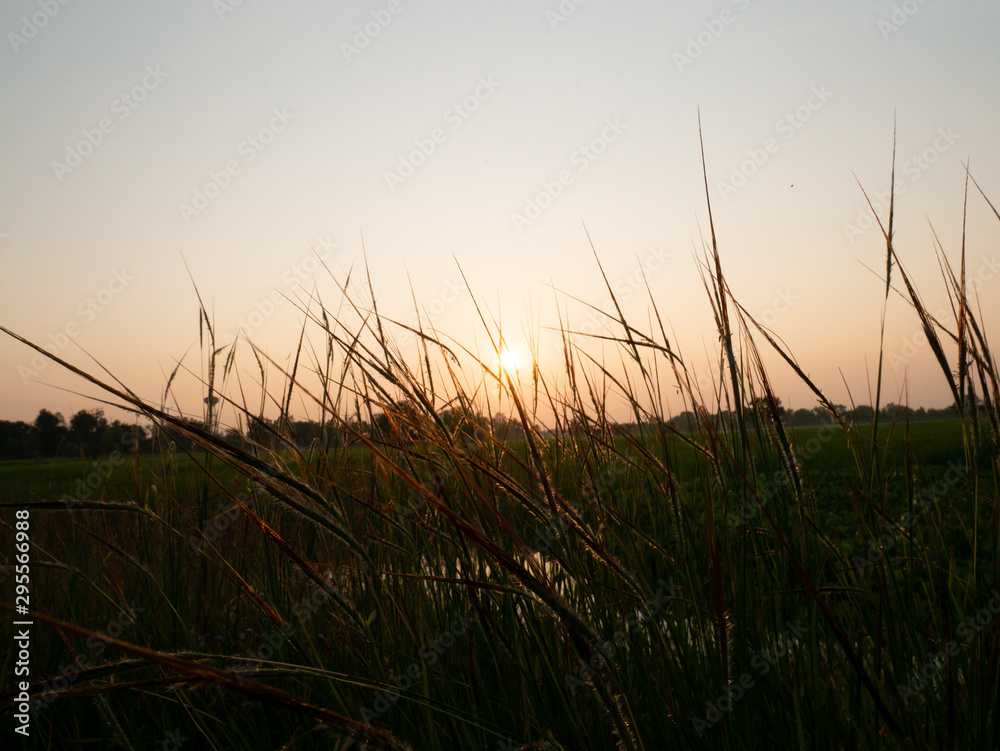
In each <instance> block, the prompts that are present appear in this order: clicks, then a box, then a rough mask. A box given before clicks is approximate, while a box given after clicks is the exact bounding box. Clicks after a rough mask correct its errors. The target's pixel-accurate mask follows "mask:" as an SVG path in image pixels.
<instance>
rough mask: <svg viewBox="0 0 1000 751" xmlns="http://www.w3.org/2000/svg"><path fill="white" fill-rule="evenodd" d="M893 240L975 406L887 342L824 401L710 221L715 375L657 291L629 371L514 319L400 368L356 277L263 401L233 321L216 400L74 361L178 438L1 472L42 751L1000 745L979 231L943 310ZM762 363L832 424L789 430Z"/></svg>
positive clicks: (988, 360) (988, 376) (898, 267)
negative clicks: (132, 381) (243, 389)
mask: <svg viewBox="0 0 1000 751" xmlns="http://www.w3.org/2000/svg"><path fill="white" fill-rule="evenodd" d="M973 197H975V198H976V199H977V200H978V199H979V198H985V197H984V196H976V195H975V193H973ZM987 203H988V201H987ZM988 205H989V206H990V208H991V209H992V210H993V212H994V213H996V211H995V209H993V208H992V204H988ZM708 216H709V227H710V228H711V208H709V214H708ZM997 218H998V220H1000V215H997ZM883 234H884V236H885V239H886V256H885V261H886V265H885V280H884V281H885V298H886V300H888V299H889V297H890V296H891V295H894V294H896V290H897V288H898V290H899V292H900V294H902V295H904V296H905V297H906V299H908V300H909V302H910V303H911V306H912V311H913V314H914V316H915V319H916V321H917V322H918V323H919V325H920V326H921V328H922V330H923V332H924V335H925V336H926V339H927V341H928V345H927V346H929V347H930V348H931V349H932V350H933V352H934V354H935V356H936V357H937V360H938V362H939V363H940V370H941V377H942V379H943V382H944V383H946V384H947V386H948V388H949V390H950V392H951V394H952V397H953V401H954V405H955V408H954V412H953V415H952V417H953V419H951V420H949V421H937V422H917V421H914V420H912V419H910V418H911V413H910V411H909V410H907V409H897V408H895V407H894V408H893V409H891V410H888V411H886V410H885V409H884V408H885V406H886V405H885V404H883V396H882V359H881V358H882V356H881V353H880V354H879V367H878V372H877V375H876V380H875V382H874V383H873V384H872V394H873V399H872V401H873V403H872V404H871V405H870V406H871V409H870V410H869V411H868V412H867V413H859V412H858V410H857V409H856V407H855V406H854V405H851V406H850V408H847V407H842V406H840V405H838V404H836V403H835V402H834V401H833V400H831V399H830V398H828V397H827V395H826V392H825V391H824V389H823V388H822V387H821V386H820V385H818V384H814V383H813V382H812V380H810V379H809V377H808V376H807V375H806V373H805V371H804V369H803V366H802V365H800V364H799V363H798V362H797V361H796V359H795V357H794V356H793V354H792V353H791V352H788V351H787V350H786V349H785V348H784V346H783V345H782V343H781V342H780V340H778V339H777V337H776V336H775V335H773V334H772V333H771V332H770V331H768V329H766V328H765V327H763V326H761V325H759V324H758V323H756V322H755V321H754V320H753V318H752V317H751V316H750V315H749V314H748V313H747V311H746V310H744V309H743V308H742V307H741V306H740V304H739V302H738V301H737V300H735V299H734V298H733V296H732V295H731V294H730V291H729V288H728V286H727V283H726V277H725V275H724V273H723V268H724V264H723V253H722V252H721V251H720V248H719V243H718V242H717V239H716V237H715V233H714V229H711V232H710V234H709V239H708V240H707V242H706V245H705V248H704V254H703V257H702V259H701V260H702V266H701V268H702V282H703V284H704V287H705V291H706V294H707V295H708V298H709V300H710V301H711V304H712V310H713V313H714V316H713V320H712V321H711V323H712V325H714V327H715V331H716V332H717V334H718V342H719V347H718V351H717V355H718V362H717V363H716V366H717V372H719V373H721V376H720V377H719V378H718V380H717V382H715V383H714V384H713V385H712V387H711V389H710V390H703V389H700V388H699V387H698V386H697V385H696V381H695V380H694V379H693V378H692V375H691V370H690V367H689V364H688V363H687V361H686V359H685V356H684V354H683V353H681V352H679V351H677V350H676V349H675V347H674V346H673V344H672V342H671V339H670V337H669V336H668V335H667V332H668V331H669V330H670V329H669V326H668V324H667V320H666V316H667V314H668V311H666V310H661V308H660V304H659V302H658V301H657V300H655V299H653V298H652V297H651V299H650V318H649V320H650V321H651V322H652V324H651V326H652V328H650V327H648V326H647V327H643V326H641V325H639V324H637V323H636V322H634V321H630V320H626V319H625V317H624V315H621V314H619V315H618V316H617V317H616V316H612V317H611V318H609V319H608V321H607V323H608V327H609V330H610V331H611V332H613V333H611V334H610V335H609V336H608V338H607V339H606V340H605V343H606V344H610V345H613V346H615V347H617V348H618V351H619V353H620V360H621V362H622V363H625V364H627V367H623V368H619V367H617V366H615V367H613V366H611V365H609V364H606V362H602V361H598V360H596V359H594V358H592V357H590V356H588V355H587V353H586V350H585V349H584V348H582V347H578V346H577V344H576V340H575V339H574V336H573V334H572V332H571V329H570V328H569V326H568V324H562V325H561V326H560V327H559V333H560V334H561V337H562V342H563V345H564V347H563V351H564V353H565V358H564V363H563V365H564V367H563V372H562V373H560V374H558V378H556V376H554V375H552V374H546V373H543V372H541V371H540V370H539V369H538V368H532V367H530V366H529V367H527V368H526V369H525V372H524V373H522V374H521V377H520V378H519V377H518V376H517V375H516V374H514V373H512V372H510V371H509V370H507V369H504V368H502V367H499V366H497V365H495V364H491V362H492V361H493V359H494V358H493V357H492V355H498V354H499V353H500V352H501V351H502V350H503V347H504V344H505V340H504V332H503V331H502V330H501V329H499V328H498V326H496V325H495V323H494V322H493V321H492V319H491V318H490V317H489V315H488V314H487V313H486V312H485V311H483V312H482V317H481V323H482V330H483V332H484V335H488V336H489V338H490V341H491V342H492V349H493V352H492V353H491V357H482V358H479V359H476V360H475V361H474V364H473V365H472V366H471V367H470V366H468V365H467V363H468V362H469V361H470V357H471V356H472V354H473V353H471V352H469V351H468V350H465V349H464V348H462V347H461V345H459V344H455V343H454V342H452V341H451V340H450V339H447V338H446V337H445V336H443V335H442V334H440V333H438V332H435V331H432V330H425V329H422V328H420V327H417V328H415V329H413V330H412V331H411V333H412V334H413V335H414V336H416V337H417V340H418V342H419V345H420V350H419V357H417V358H416V359H415V360H414V361H412V362H410V361H407V360H406V359H405V358H404V357H403V355H402V354H401V353H400V351H399V349H398V347H397V346H396V344H395V343H394V339H393V331H398V330H399V327H398V325H396V324H394V323H393V322H392V321H389V320H388V319H386V318H385V317H384V316H380V314H379V312H378V308H377V303H376V299H375V295H374V293H372V292H371V288H370V283H368V284H369V286H368V288H367V291H368V293H369V294H367V295H363V296H360V297H359V295H358V293H357V291H356V287H352V286H351V284H350V280H348V279H343V280H338V281H339V282H340V284H341V288H342V290H343V291H344V295H345V302H344V304H343V305H342V306H341V307H340V309H339V312H335V311H333V310H331V309H326V308H318V307H315V306H312V307H306V308H304V309H303V318H304V323H305V325H306V326H307V327H309V328H311V330H312V333H311V335H310V337H309V338H308V339H307V337H306V333H305V330H306V329H305V328H304V329H303V334H302V337H301V338H300V340H299V342H298V346H297V347H293V348H292V349H293V351H294V352H295V355H294V365H293V366H292V367H291V368H289V369H287V371H286V372H285V378H286V386H285V387H284V388H283V389H282V390H281V391H280V392H273V393H271V394H270V396H269V404H268V405H265V404H260V405H250V404H247V403H245V402H244V401H243V400H242V398H241V397H240V396H239V390H238V389H235V390H234V389H231V388H228V386H229V385H231V380H230V378H231V376H232V373H233V367H234V366H233V362H234V355H233V353H232V351H231V349H229V348H224V347H217V346H216V343H215V341H214V329H213V327H212V325H211V321H210V319H209V316H208V315H207V313H206V312H205V310H204V308H203V309H202V318H201V326H202V332H201V333H202V337H203V339H202V342H203V343H202V347H203V356H204V364H205V373H207V377H206V379H205V382H204V389H205V414H204V415H203V416H202V417H201V419H199V420H192V419H188V418H182V417H179V416H178V415H176V414H174V413H172V412H170V411H168V410H166V409H165V408H164V407H163V406H162V405H157V404H151V403H148V402H146V401H143V400H141V399H139V398H138V397H136V396H135V395H134V394H132V393H131V392H129V391H128V390H127V389H126V388H125V387H123V386H121V385H119V384H117V383H115V382H113V381H111V380H110V379H108V378H107V377H105V376H101V375H95V374H90V373H86V372H84V371H82V370H79V369H77V368H75V367H74V366H72V365H70V364H68V363H65V362H63V361H62V360H59V358H57V357H55V356H51V357H52V359H54V360H57V361H58V362H60V363H62V364H63V365H64V366H65V367H68V368H70V369H71V370H73V371H74V372H76V373H77V374H78V375H79V377H80V378H81V379H82V380H83V381H86V382H89V383H90V384H91V385H94V386H97V387H99V388H101V389H103V391H104V392H105V394H106V398H107V399H108V400H109V402H111V403H114V404H116V405H118V406H121V407H124V408H127V409H130V410H132V411H134V412H135V414H136V415H137V417H138V418H140V419H142V420H143V421H146V423H147V424H150V425H152V429H151V431H150V435H151V436H152V437H154V438H155V439H156V440H157V441H161V442H162V443H160V444H159V446H160V450H158V451H156V452H144V451H142V450H139V449H141V448H142V446H141V444H140V443H137V442H135V441H133V442H132V443H131V445H130V444H129V442H128V439H127V436H128V435H129V434H128V433H123V434H122V435H125V436H126V438H125V439H122V440H120V443H121V446H119V447H118V448H117V449H115V453H111V454H107V455H105V457H104V458H103V459H99V460H96V461H95V460H94V459H93V457H91V456H87V455H86V454H85V455H84V456H83V457H78V456H73V457H72V458H64V459H48V460H38V459H36V460H33V461H32V463H26V462H27V460H24V461H21V462H8V463H4V464H3V465H0V480H2V483H3V487H4V490H3V495H4V497H3V499H2V501H3V505H4V506H6V507H7V508H6V509H5V513H4V515H3V523H4V525H5V527H7V528H8V530H9V532H8V535H9V536H10V537H11V538H13V525H12V522H11V519H12V518H13V510H12V509H13V507H17V508H27V509H29V510H30V511H31V540H32V552H31V555H32V583H31V591H32V605H33V608H32V609H33V611H34V615H33V618H34V620H35V623H36V625H35V627H34V629H35V630H34V642H33V644H34V650H35V652H34V658H33V659H34V663H33V666H34V667H33V670H34V672H33V681H32V686H31V694H32V698H33V702H34V706H33V710H32V714H33V720H32V728H33V733H34V735H33V736H32V739H31V743H32V744H33V747H34V748H41V749H64V748H70V747H72V748H95V749H105V748H111V747H121V748H129V749H152V748H192V749H193V748H214V749H229V748H246V749H274V748H281V749H300V748H301V749H306V748H333V749H349V748H380V749H405V748H414V749H490V750H493V749H498V750H499V749H502V750H503V751H513V750H514V749H539V750H541V749H565V750H566V751H570V750H576V749H622V750H627V751H635V750H637V749H647V750H649V751H653V749H663V748H693V749H697V748H704V749H747V748H798V749H812V748H824V749H833V748H836V749H840V748H843V749H896V748H907V749H931V748H934V749H937V748H961V749H972V748H975V749H993V748H997V738H998V737H1000V718H998V692H1000V649H998V647H1000V629H998V624H997V622H996V619H997V617H998V616H1000V592H998V587H1000V580H998V565H1000V561H998V552H1000V551H998V524H1000V493H998V471H1000V464H998V462H1000V458H998V451H997V436H998V432H1000V431H998V429H1000V422H998V420H1000V415H998V412H997V406H998V403H997V395H998V392H1000V382H998V379H997V368H996V362H995V359H994V357H993V355H992V353H991V350H990V348H989V345H988V339H987V336H986V332H985V330H984V328H983V322H982V320H981V317H980V315H979V313H978V308H977V305H976V301H975V300H974V299H970V298H969V296H968V295H967V290H966V284H965V248H964V247H962V248H960V249H958V250H957V251H955V252H953V253H952V254H951V255H952V256H953V258H952V259H951V260H949V258H948V256H947V254H946V253H945V251H944V249H940V253H939V258H940V261H941V268H942V281H943V283H944V285H945V286H946V288H947V291H948V294H949V297H950V299H951V301H952V310H953V312H954V318H953V320H948V321H944V320H938V319H935V318H934V317H932V316H931V315H930V314H929V313H928V312H927V310H926V309H925V308H924V306H923V304H922V302H921V297H920V295H919V294H918V292H917V290H916V287H915V283H914V280H913V279H911V278H910V277H909V276H908V275H907V273H906V271H905V267H904V264H903V263H902V258H901V255H902V253H900V254H899V255H897V249H896V248H895V247H894V244H893V239H892V238H893V218H892V211H891V210H890V214H889V220H888V224H887V226H885V227H884V228H883ZM596 273H603V271H602V270H601V269H600V268H599V266H598V267H597V272H596ZM608 290H609V294H611V296H612V298H613V297H614V292H613V286H612V285H611V284H610V283H609V284H608ZM877 324H878V322H874V324H873V325H877ZM4 331H6V332H7V333H8V334H9V335H11V336H14V337H15V338H17V339H20V340H21V341H24V340H23V339H21V337H20V336H18V335H17V334H15V333H13V332H10V331H7V330H6V329H4ZM307 341H311V342H317V341H320V342H322V346H321V347H320V348H319V350H318V353H317V350H315V349H313V348H312V347H311V346H308V345H307ZM25 344H27V345H28V346H32V347H34V349H35V350H37V351H39V352H41V353H43V354H45V352H44V350H42V349H41V348H40V347H37V346H35V345H31V344H30V343H28V342H25ZM236 346H241V347H250V348H252V345H251V344H248V343H246V342H240V343H239V344H238V345H236ZM251 351H252V353H253V355H254V356H255V357H256V358H258V361H259V362H260V363H261V370H262V373H261V375H262V379H263V369H264V367H265V364H266V363H267V360H266V355H265V354H264V353H263V352H260V351H258V350H255V349H251ZM765 351H766V352H767V353H768V356H769V357H771V356H775V355H776V356H777V357H778V358H779V359H780V360H781V362H782V367H783V368H784V369H785V372H784V373H782V378H785V377H786V375H787V374H789V373H790V374H791V375H792V377H794V378H798V379H800V380H801V381H802V382H803V383H805V384H806V385H807V387H808V388H809V389H811V391H812V393H813V394H814V395H815V399H816V404H817V405H818V408H819V410H820V412H819V413H817V414H819V415H820V416H821V417H822V420H820V419H817V420H816V422H817V423H821V424H815V425H812V426H810V427H794V426H793V424H792V423H794V422H795V419H794V418H795V415H794V414H793V415H792V416H791V421H790V420H789V416H788V415H787V414H786V413H785V412H784V411H783V409H782V407H781V403H780V399H779V397H778V395H777V394H776V393H775V391H774V388H773V386H772V376H771V374H769V373H768V372H767V370H766V369H765V367H764V364H763V363H764V359H765V357H764V353H765ZM270 366H271V367H280V366H278V365H277V364H276V363H274V362H273V361H272V362H271V363H270ZM317 375H318V376H319V382H320V383H321V384H322V385H321V387H320V388H319V389H315V388H312V387H310V386H308V385H307V382H312V377H313V376H317ZM307 376H309V378H307ZM168 389H169V387H168ZM668 391H671V392H673V391H677V392H679V393H680V395H681V398H682V400H683V410H677V411H676V414H671V412H670V410H669V409H668V408H667V403H666V393H667V392H668ZM293 396H294V397H295V400H296V401H297V400H301V399H305V400H306V401H308V402H309V403H311V404H312V405H313V408H314V409H315V412H316V414H317V415H318V418H314V422H313V425H314V428H315V430H314V432H313V435H311V436H309V435H305V436H303V435H302V434H301V431H297V430H296V428H295V425H296V418H295V417H294V416H293V415H292V413H291V410H290V405H291V404H292V403H293ZM612 396H614V398H617V399H620V398H624V399H625V400H626V403H627V404H628V406H629V409H630V411H631V419H630V420H628V421H626V422H615V421H613V420H611V418H610V417H609V410H608V408H607V405H608V403H609V400H610V399H611V398H612ZM501 404H503V405H504V409H500V405H501ZM223 406H225V407H226V408H227V409H234V410H236V412H237V413H238V414H239V415H241V422H242V426H241V428H240V429H237V430H234V431H233V432H230V433H229V434H228V435H227V434H225V431H224V430H222V429H221V428H219V427H218V426H217V422H218V414H219V410H220V409H221V408H222V407H223ZM265 406H267V407H268V408H269V409H271V408H272V407H277V408H278V409H279V410H280V415H279V417H278V418H277V419H274V417H273V416H272V417H271V418H270V419H265ZM681 412H683V413H684V414H685V417H684V420H685V423H686V424H685V425H684V426H679V425H678V424H677V423H676V422H673V420H674V418H676V417H677V414H680V413H681ZM331 426H332V429H331ZM234 427H237V426H234ZM681 427H683V428H685V429H681ZM251 428H252V429H251ZM133 437H134V436H133ZM170 446H172V449H171V450H167V449H166V448H165V447H170ZM95 478H96V479H95ZM81 481H82V482H81ZM80 488H83V489H84V490H85V491H86V492H83V491H82V490H80ZM5 570H9V569H5ZM8 579H9V575H8ZM5 586H7V587H9V586H10V583H9V581H8V583H7V584H6V585H5ZM8 620H9V619H8ZM11 660H12V658H11V657H7V658H6V662H5V663H4V665H3V674H4V675H5V676H12V675H13V667H12V663H11ZM15 693H16V691H15V689H14V688H13V687H10V688H8V689H7V690H5V691H3V694H2V695H3V700H4V703H3V709H4V711H5V712H6V713H7V714H6V719H5V724H6V725H7V726H8V727H10V724H11V722H12V719H11V717H10V715H11V713H12V710H11V707H12V702H11V699H12V698H13V697H14V695H15Z"/></svg>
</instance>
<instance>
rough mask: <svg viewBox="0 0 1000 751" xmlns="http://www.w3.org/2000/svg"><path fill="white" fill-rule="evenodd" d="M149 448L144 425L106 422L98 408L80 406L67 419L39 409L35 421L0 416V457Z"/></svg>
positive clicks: (93, 453) (91, 454) (146, 450)
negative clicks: (27, 421)
mask: <svg viewBox="0 0 1000 751" xmlns="http://www.w3.org/2000/svg"><path fill="white" fill-rule="evenodd" d="M136 448H138V450H139V451H141V452H143V453H149V452H150V451H152V450H153V440H152V437H151V435H150V433H149V431H147V430H146V429H145V428H143V427H141V426H139V425H129V424H127V423H124V422H121V421H119V420H114V421H112V422H108V420H107V418H106V417H105V416H104V412H103V411H102V410H99V409H97V410H80V411H79V412H77V413H76V414H75V415H73V416H72V417H71V418H70V420H69V422H68V423H67V422H66V419H65V418H64V417H63V416H62V414H60V413H59V412H50V411H49V410H47V409H43V410H40V411H39V413H38V416H37V417H36V418H35V421H34V422H32V423H26V422H21V421H17V422H11V421H9V420H0V459H41V458H45V459H49V458H54V457H73V456H80V455H81V454H82V455H84V456H87V457H95V456H106V455H108V454H110V453H112V452H113V451H123V452H124V451H133V450H135V449H136Z"/></svg>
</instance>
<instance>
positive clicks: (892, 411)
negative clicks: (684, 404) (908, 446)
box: [668, 399, 959, 432]
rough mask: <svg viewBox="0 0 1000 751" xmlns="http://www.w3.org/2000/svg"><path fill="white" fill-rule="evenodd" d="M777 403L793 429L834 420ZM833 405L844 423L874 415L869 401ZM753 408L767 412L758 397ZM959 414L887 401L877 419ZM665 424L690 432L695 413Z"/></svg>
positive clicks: (727, 420)
mask: <svg viewBox="0 0 1000 751" xmlns="http://www.w3.org/2000/svg"><path fill="white" fill-rule="evenodd" d="M777 403H778V413H779V415H780V416H781V422H782V423H783V424H785V425H789V426H792V427H796V428H805V427H809V426H813V425H826V424H829V423H830V422H832V419H833V418H832V416H831V415H830V413H829V412H828V411H827V410H826V409H825V408H823V407H813V408H812V409H796V410H789V409H786V408H785V407H783V406H782V404H781V400H780V399H778V400H777ZM835 406H836V407H837V411H838V412H840V414H842V415H843V416H844V419H845V420H847V422H853V423H854V424H856V425H867V424H870V423H871V422H872V419H873V418H874V416H875V409H874V408H873V407H872V406H871V405H868V404H861V405H858V406H856V407H854V408H850V407H847V406H845V405H843V404H837V405H835ZM754 407H755V408H756V410H755V411H760V409H761V408H762V409H763V411H764V412H765V413H770V410H769V409H768V408H767V406H766V405H765V404H763V403H762V402H761V401H760V400H758V403H757V404H755V405H754ZM958 414H959V412H958V409H957V408H956V407H955V405H952V406H950V407H943V408H941V409H933V408H932V409H926V408H924V407H918V408H916V409H913V408H911V407H907V406H904V405H902V404H896V403H894V402H890V403H889V404H886V405H885V406H884V407H882V408H881V409H880V410H879V422H892V421H893V420H896V421H899V422H904V421H906V420H907V419H908V420H909V421H910V422H924V421H932V420H954V419H957V418H958ZM709 419H710V420H712V421H713V422H714V423H715V424H717V425H720V426H721V427H722V428H723V429H727V428H732V427H734V426H735V425H736V424H737V421H738V420H737V416H736V413H735V412H732V411H723V412H718V413H715V414H711V415H709ZM668 424H669V425H670V427H672V428H674V429H675V430H678V431H681V432H690V431H693V430H696V429H697V426H698V418H697V415H695V413H694V412H690V411H687V412H681V413H680V414H679V415H676V416H675V417H673V418H671V419H670V420H669V421H668Z"/></svg>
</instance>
